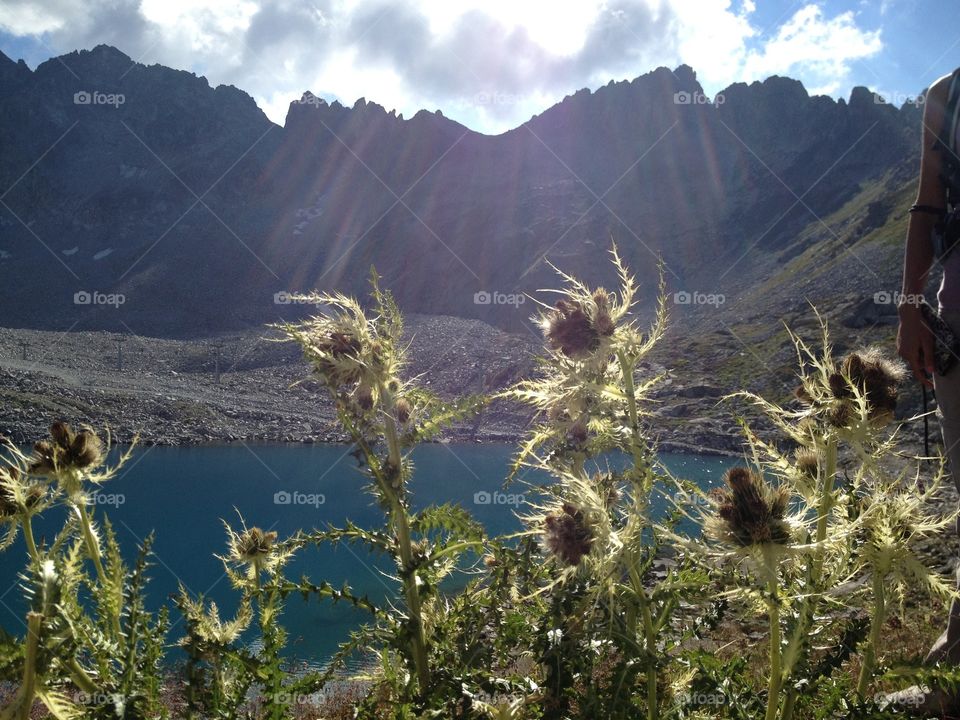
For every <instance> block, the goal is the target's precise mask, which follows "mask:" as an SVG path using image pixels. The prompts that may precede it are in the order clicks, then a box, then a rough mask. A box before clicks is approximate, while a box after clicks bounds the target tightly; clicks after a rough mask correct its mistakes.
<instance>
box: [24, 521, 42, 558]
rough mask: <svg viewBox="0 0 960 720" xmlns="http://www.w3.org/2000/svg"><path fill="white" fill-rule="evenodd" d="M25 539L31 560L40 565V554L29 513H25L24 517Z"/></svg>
mask: <svg viewBox="0 0 960 720" xmlns="http://www.w3.org/2000/svg"><path fill="white" fill-rule="evenodd" d="M23 539H24V540H25V541H26V543H27V552H28V553H30V558H31V559H32V560H33V561H34V562H37V563H39V562H40V552H39V551H38V550H37V542H36V540H35V539H34V537H33V525H32V523H31V520H30V515H29V513H24V516H23Z"/></svg>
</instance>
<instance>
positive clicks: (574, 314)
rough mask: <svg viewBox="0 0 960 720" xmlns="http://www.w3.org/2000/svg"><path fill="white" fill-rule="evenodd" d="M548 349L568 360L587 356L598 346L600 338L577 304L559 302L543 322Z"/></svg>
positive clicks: (564, 301)
mask: <svg viewBox="0 0 960 720" xmlns="http://www.w3.org/2000/svg"><path fill="white" fill-rule="evenodd" d="M544 329H545V333H546V336H547V340H548V341H549V343H550V347H551V348H553V349H554V350H559V351H560V352H562V353H563V354H564V355H566V356H567V357H570V358H578V357H583V356H584V355H589V354H590V353H592V352H593V351H594V350H596V349H597V347H598V346H599V345H600V336H599V334H598V333H597V330H596V328H594V326H593V323H591V322H590V317H589V316H588V315H587V314H586V313H585V312H584V311H583V308H582V307H580V305H579V304H577V303H574V302H571V301H569V300H560V301H558V302H557V304H556V306H555V309H554V311H553V312H552V313H550V314H549V315H548V316H547V317H546V319H545V322H544Z"/></svg>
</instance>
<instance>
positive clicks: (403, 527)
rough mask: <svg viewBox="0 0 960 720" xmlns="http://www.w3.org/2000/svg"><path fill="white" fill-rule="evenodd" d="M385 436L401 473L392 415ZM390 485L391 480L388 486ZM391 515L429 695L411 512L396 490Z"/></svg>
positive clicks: (420, 672)
mask: <svg viewBox="0 0 960 720" xmlns="http://www.w3.org/2000/svg"><path fill="white" fill-rule="evenodd" d="M384 434H385V435H386V439H387V447H388V450H389V453H390V463H391V465H392V467H394V468H395V469H396V472H397V473H398V475H399V473H400V472H401V467H402V462H403V457H402V456H401V454H400V440H399V438H398V437H397V426H396V423H395V422H394V419H393V417H392V416H391V415H389V414H388V415H387V417H386V420H385V421H384ZM386 484H387V485H389V479H388V482H387V483H386ZM389 494H390V503H391V506H392V508H391V515H392V521H393V526H394V531H395V532H396V533H397V544H398V545H399V547H400V564H401V565H402V567H403V572H402V573H401V575H402V579H403V592H404V595H405V597H406V600H407V610H408V611H409V613H410V622H411V624H412V625H413V627H412V630H413V633H412V634H413V664H414V668H415V670H416V673H417V680H418V681H419V683H420V692H421V693H425V692H426V690H427V688H428V687H429V684H430V671H429V666H428V664H427V643H426V639H425V637H424V634H423V611H422V609H421V607H420V590H419V588H417V578H416V573H415V572H414V567H413V544H412V541H411V537H410V518H409V517H408V515H407V510H406V508H405V507H404V506H403V503H402V502H401V501H400V496H399V493H398V492H397V490H396V488H392V487H391V488H390V493H389Z"/></svg>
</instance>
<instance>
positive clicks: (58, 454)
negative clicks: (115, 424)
mask: <svg viewBox="0 0 960 720" xmlns="http://www.w3.org/2000/svg"><path fill="white" fill-rule="evenodd" d="M102 460H103V444H102V443H101V442H100V438H99V437H97V436H96V434H95V433H93V432H92V431H90V430H81V431H80V432H78V433H74V432H73V430H72V429H71V428H70V426H69V425H67V424H66V423H64V422H55V423H54V424H53V425H51V426H50V439H49V440H40V441H38V442H37V443H35V444H34V446H33V457H32V458H31V460H30V465H29V468H28V469H29V471H30V472H31V473H33V474H35V475H52V474H55V473H57V472H60V471H63V470H85V469H87V468H90V467H93V466H95V465H99V464H100V462H101V461H102Z"/></svg>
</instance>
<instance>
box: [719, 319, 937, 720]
mask: <svg viewBox="0 0 960 720" xmlns="http://www.w3.org/2000/svg"><path fill="white" fill-rule="evenodd" d="M790 337H791V339H792V341H793V343H794V345H795V347H796V350H797V356H798V363H799V372H798V375H799V380H800V384H799V387H798V388H797V391H796V393H795V395H796V406H795V407H786V406H782V405H779V404H777V403H774V402H772V401H769V400H766V399H764V398H762V397H759V396H757V395H755V394H751V393H737V394H736V395H735V396H732V397H739V398H746V399H747V400H748V401H749V402H750V403H752V404H753V405H754V406H755V407H757V408H759V409H760V410H761V411H762V413H763V415H764V416H765V417H766V419H767V420H768V422H769V423H770V424H771V425H772V426H773V427H774V428H775V429H776V430H779V431H780V432H781V434H782V435H783V436H784V437H785V440H786V441H787V443H786V447H784V444H781V443H776V442H772V441H769V440H764V439H762V438H761V437H760V435H759V434H758V433H757V432H756V431H755V430H754V429H753V428H752V427H751V426H750V425H748V424H747V423H743V427H744V432H745V438H746V444H747V451H748V456H749V457H750V459H751V462H752V463H753V465H754V466H755V467H756V468H757V470H756V472H759V473H762V474H763V475H764V476H766V477H768V478H771V479H772V480H773V481H774V482H775V483H776V484H777V487H778V488H779V490H778V492H779V493H783V494H784V496H783V499H781V500H778V501H777V504H776V507H777V508H779V507H781V506H782V505H783V503H786V505H788V506H790V507H794V508H796V516H797V517H798V518H801V519H802V522H799V523H797V524H796V531H795V533H794V535H793V536H792V538H793V544H794V548H793V553H794V554H795V556H796V561H797V564H796V570H795V571H793V572H791V573H781V575H780V585H779V592H780V596H781V598H783V599H784V600H785V601H786V602H787V603H789V607H790V608H791V612H790V613H789V615H788V622H787V624H786V629H787V632H786V634H785V636H784V637H782V638H780V637H779V635H780V631H779V623H778V627H777V628H774V626H773V623H771V654H772V655H773V654H774V652H775V650H774V648H773V644H774V639H775V636H774V633H775V632H776V634H777V637H776V640H777V644H779V645H782V647H781V648H780V651H779V652H780V656H781V657H780V663H779V667H775V666H774V664H773V663H771V668H772V671H771V681H770V689H771V695H769V696H768V698H770V697H772V690H773V689H774V688H778V689H781V690H782V691H783V692H782V693H781V694H782V695H783V701H782V705H780V706H779V707H776V706H771V705H769V704H768V709H767V717H768V718H774V717H781V718H785V719H787V718H791V717H792V716H793V714H794V711H795V706H796V703H797V700H798V687H804V688H805V694H809V693H811V692H813V691H814V690H815V688H816V686H817V683H819V682H820V681H821V679H822V678H821V675H820V674H821V673H829V672H833V671H834V670H835V669H836V668H837V667H839V665H840V664H841V663H840V661H839V660H837V661H821V662H819V663H818V664H816V665H812V664H811V663H810V655H811V652H812V648H811V641H810V638H811V637H821V636H823V635H825V634H826V633H828V632H833V633H834V634H836V633H839V634H840V635H841V636H847V635H849V634H850V632H851V630H850V628H852V627H853V625H852V624H851V625H850V628H848V630H842V629H840V628H839V627H838V626H837V623H838V622H839V621H836V620H831V614H830V613H827V612H826V610H827V609H829V608H833V609H842V608H844V607H848V606H849V605H850V604H851V603H852V602H853V600H854V598H852V597H851V596H850V592H851V591H852V590H851V589H852V588H856V587H857V586H858V585H857V581H858V580H859V579H862V578H864V577H867V576H869V577H870V579H871V583H870V585H869V587H870V588H871V589H872V592H871V591H868V592H867V597H868V599H869V606H868V614H869V615H870V618H871V632H870V639H869V640H868V641H867V643H866V644H865V645H864V647H863V654H864V662H863V665H862V668H863V669H862V672H861V674H860V678H859V681H858V683H857V685H858V688H859V690H860V693H861V695H862V694H863V693H864V692H865V691H866V689H867V686H868V683H869V678H870V677H871V674H872V672H873V667H874V662H875V656H876V649H877V645H878V642H879V639H880V628H881V626H882V623H883V620H884V618H885V617H886V613H887V609H886V608H887V602H886V600H887V590H886V588H887V586H888V584H889V583H890V582H891V581H893V580H896V582H897V583H898V586H899V587H900V588H901V589H902V588H903V587H904V580H905V578H907V577H912V578H913V579H914V581H921V582H920V584H921V585H922V586H924V587H926V588H928V589H930V590H932V591H933V592H935V593H937V594H941V595H942V594H943V593H944V592H946V591H947V589H946V586H945V585H944V584H943V583H942V582H941V581H939V580H937V579H935V578H934V577H933V576H932V575H931V574H930V573H929V572H928V571H926V570H925V569H924V568H923V566H922V563H921V562H920V560H919V559H918V558H917V557H916V556H915V555H914V554H913V553H912V552H911V551H910V550H909V546H910V543H911V542H912V541H913V540H915V539H917V538H920V537H924V536H927V535H929V534H931V533H934V532H936V531H938V530H939V529H940V528H942V527H944V523H946V522H949V519H944V518H940V517H934V516H933V515H931V514H930V513H929V510H927V509H925V508H926V505H925V503H926V502H927V501H928V500H929V496H923V495H920V496H917V495H916V494H915V491H912V490H909V489H908V488H906V486H905V483H904V482H903V476H902V475H900V476H898V475H897V473H896V472H893V471H892V467H893V465H894V464H895V463H896V462H897V461H896V458H895V457H894V454H895V452H896V449H897V439H896V431H895V430H893V431H890V430H889V425H890V424H891V422H892V421H893V418H894V411H895V409H896V399H897V388H898V385H899V383H900V381H901V380H902V378H903V370H902V368H901V367H900V366H899V365H898V364H897V363H894V362H892V361H889V360H887V359H886V358H885V357H884V356H883V354H882V352H881V351H879V350H878V349H876V348H865V349H861V350H857V351H854V352H851V353H849V354H847V355H846V356H844V357H842V358H839V359H838V358H835V357H834V356H833V353H832V349H831V344H830V338H829V331H828V328H827V325H826V323H825V322H824V321H822V320H821V347H820V348H819V349H817V350H813V349H811V347H810V346H808V345H807V344H806V343H805V342H804V341H803V340H802V339H801V338H799V337H798V336H796V335H794V334H793V333H790ZM891 473H892V474H891ZM939 484H940V483H939V481H937V482H936V483H935V486H939ZM911 493H914V494H913V495H911ZM771 592H772V591H771ZM851 623H854V624H855V623H856V621H855V620H854V621H851ZM854 642H855V641H854ZM841 645H843V647H841V646H840V645H838V646H837V648H836V652H837V653H839V655H838V658H839V657H840V656H841V655H843V656H845V653H848V652H849V647H850V645H849V643H842V644H841ZM774 669H775V670H777V672H776V673H774V672H773V670H774ZM776 701H777V699H774V702H776ZM771 713H772V714H771Z"/></svg>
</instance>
